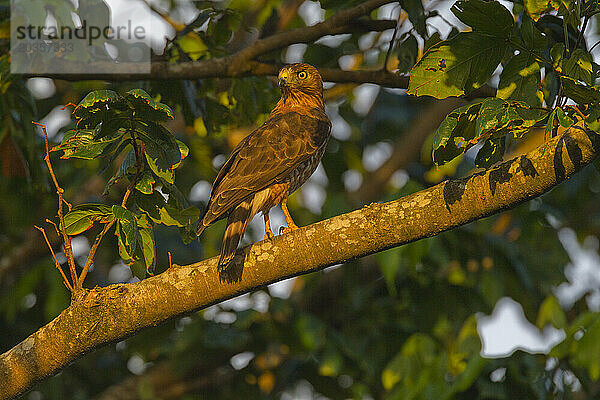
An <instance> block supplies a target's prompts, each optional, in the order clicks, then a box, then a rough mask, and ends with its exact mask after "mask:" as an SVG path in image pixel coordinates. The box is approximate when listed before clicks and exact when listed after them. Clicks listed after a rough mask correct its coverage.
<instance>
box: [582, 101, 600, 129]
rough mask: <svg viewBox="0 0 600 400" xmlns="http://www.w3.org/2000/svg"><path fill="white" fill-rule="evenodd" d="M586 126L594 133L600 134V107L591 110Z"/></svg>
mask: <svg viewBox="0 0 600 400" xmlns="http://www.w3.org/2000/svg"><path fill="white" fill-rule="evenodd" d="M585 126H587V127H588V128H589V129H591V130H593V131H594V132H596V133H598V134H600V107H599V106H594V107H592V108H591V110H590V114H589V115H588V116H587V117H586V119H585Z"/></svg>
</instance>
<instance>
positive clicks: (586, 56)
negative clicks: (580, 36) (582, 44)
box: [563, 49, 593, 85]
mask: <svg viewBox="0 0 600 400" xmlns="http://www.w3.org/2000/svg"><path fill="white" fill-rule="evenodd" d="M592 62H593V59H592V55H591V54H590V53H588V52H587V51H584V50H581V49H576V50H575V51H573V52H572V53H571V56H570V57H569V58H567V59H565V60H563V73H565V74H567V75H568V76H570V77H571V78H573V79H576V80H579V81H583V82H585V83H587V84H588V85H592V84H593V81H592V73H593V71H592Z"/></svg>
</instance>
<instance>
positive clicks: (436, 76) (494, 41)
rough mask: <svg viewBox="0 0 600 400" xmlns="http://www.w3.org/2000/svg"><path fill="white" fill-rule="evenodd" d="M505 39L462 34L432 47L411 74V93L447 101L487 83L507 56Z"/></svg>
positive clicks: (409, 91)
mask: <svg viewBox="0 0 600 400" xmlns="http://www.w3.org/2000/svg"><path fill="white" fill-rule="evenodd" d="M507 49H508V45H507V43H506V41H505V40H504V39H501V38H497V37H493V36H489V35H484V34H481V33H477V32H461V33H459V34H458V35H457V36H456V37H454V38H453V39H451V40H447V41H443V42H441V43H438V44H437V45H435V46H433V47H431V48H430V49H429V51H427V53H425V55H424V56H423V57H422V58H421V60H419V62H418V63H417V64H416V65H415V66H414V67H413V69H412V71H411V78H410V82H409V86H408V94H414V95H416V96H433V97H436V98H440V99H443V98H446V97H449V96H460V95H462V94H464V93H465V92H469V91H472V90H474V89H477V88H479V87H481V86H483V84H485V83H486V82H487V81H488V79H489V78H490V77H491V76H492V73H493V72H494V70H495V69H496V67H497V66H498V64H499V63H500V61H501V60H502V58H503V57H504V55H505V54H506V51H507Z"/></svg>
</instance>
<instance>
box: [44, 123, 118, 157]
mask: <svg viewBox="0 0 600 400" xmlns="http://www.w3.org/2000/svg"><path fill="white" fill-rule="evenodd" d="M94 135H95V131H93V130H90V129H79V130H70V131H67V133H65V136H64V138H63V141H62V143H61V144H60V145H58V146H55V147H54V148H53V149H52V151H56V150H62V151H63V155H62V156H61V158H63V159H67V158H82V159H84V160H92V159H94V158H96V157H98V156H100V155H101V154H102V153H103V152H104V150H105V149H106V148H107V147H108V146H109V145H116V144H117V143H118V142H119V141H120V140H121V138H120V137H113V138H108V139H102V140H96V139H94Z"/></svg>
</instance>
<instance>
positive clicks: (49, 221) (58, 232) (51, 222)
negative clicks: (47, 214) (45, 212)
mask: <svg viewBox="0 0 600 400" xmlns="http://www.w3.org/2000/svg"><path fill="white" fill-rule="evenodd" d="M46 222H47V223H49V224H52V226H54V230H55V231H56V234H57V235H58V237H60V230H59V229H58V225H56V223H55V222H54V221H52V220H51V219H48V218H46Z"/></svg>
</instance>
